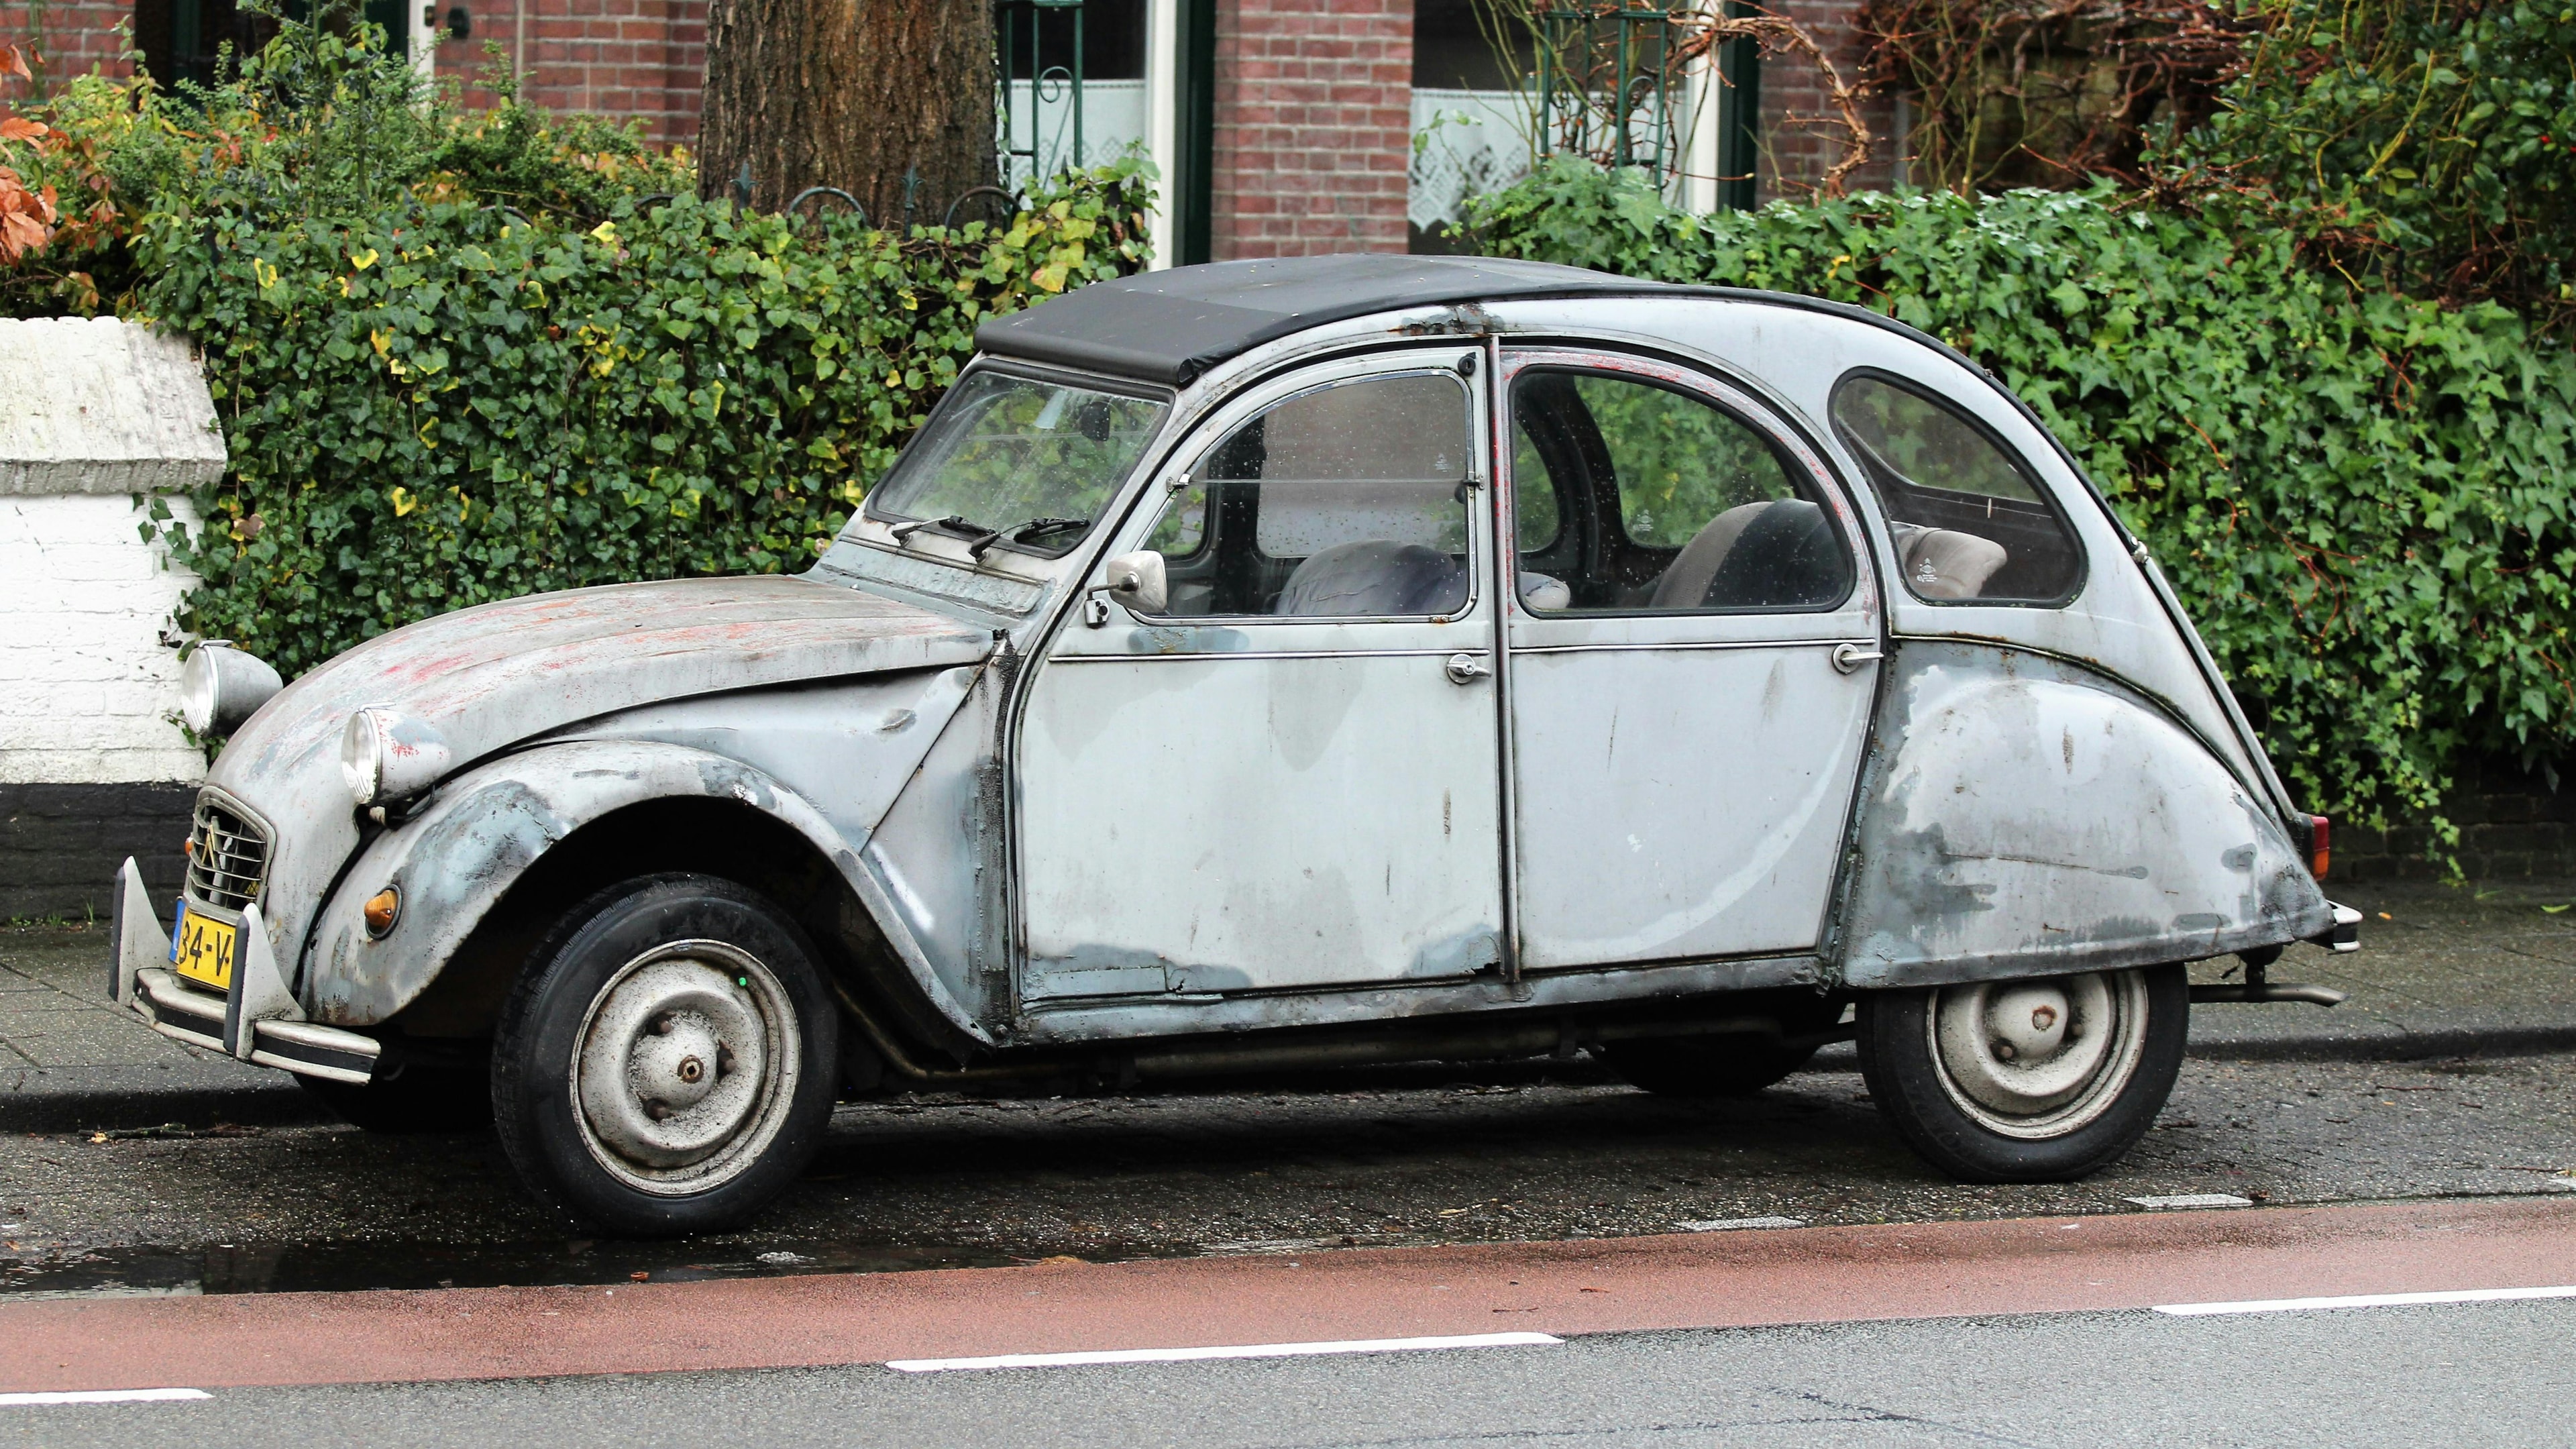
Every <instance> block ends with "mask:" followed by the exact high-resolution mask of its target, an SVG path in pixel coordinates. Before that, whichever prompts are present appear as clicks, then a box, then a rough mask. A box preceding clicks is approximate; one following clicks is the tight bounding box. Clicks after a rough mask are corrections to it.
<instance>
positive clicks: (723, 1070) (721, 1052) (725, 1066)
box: [716, 1044, 734, 1077]
mask: <svg viewBox="0 0 2576 1449" xmlns="http://www.w3.org/2000/svg"><path fill="white" fill-rule="evenodd" d="M733 1070H734V1067H733V1048H732V1047H729V1046H724V1045H721V1044H720V1045H718V1046H717V1047H716V1075H717V1076H719V1077H729V1076H732V1075H733Z"/></svg>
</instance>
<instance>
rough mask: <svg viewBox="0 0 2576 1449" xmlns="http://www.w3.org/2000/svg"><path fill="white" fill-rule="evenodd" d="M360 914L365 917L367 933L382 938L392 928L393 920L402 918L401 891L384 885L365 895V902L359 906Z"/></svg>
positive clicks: (372, 936)
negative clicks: (367, 895)
mask: <svg viewBox="0 0 2576 1449" xmlns="http://www.w3.org/2000/svg"><path fill="white" fill-rule="evenodd" d="M360 914H362V915H364V916H365V917H366V918H367V935H368V936H369V937H371V938H373V939H376V940H379V941H381V940H383V939H384V938H385V936H386V934H387V933H388V932H390V931H392V930H393V928H394V922H396V921H398V920H401V919H402V892H401V891H398V890H395V889H394V888H393V887H392V886H387V887H385V888H384V889H383V890H380V891H378V892H376V893H375V894H374V895H371V896H369V897H367V904H366V905H365V906H364V907H363V908H361V911H360Z"/></svg>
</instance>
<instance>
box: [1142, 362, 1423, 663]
mask: <svg viewBox="0 0 2576 1449" xmlns="http://www.w3.org/2000/svg"><path fill="white" fill-rule="evenodd" d="M1467 405H1468V397H1467V389H1466V387H1465V386H1464V385H1463V384H1462V383H1461V381H1460V380H1459V379H1458V377H1457V376H1456V375H1455V374H1452V373H1446V372H1417V373H1409V374H1403V375H1398V376H1394V377H1380V378H1370V379H1366V380H1362V381H1357V382H1346V383H1339V384H1334V385H1330V386H1325V387H1319V388H1316V389H1314V390H1312V391H1310V392H1305V393H1301V394H1299V395H1298V396H1295V397H1292V398H1289V399H1287V400H1285V401H1283V402H1280V403H1278V404H1277V405H1275V406H1273V407H1270V408H1268V409H1266V410H1264V411H1263V412H1262V413H1261V414H1260V415H1259V416H1257V417H1255V418H1253V419H1251V420H1250V421H1248V422H1246V423H1243V424H1242V425H1241V426H1239V427H1237V428H1235V429H1234V430H1233V431H1232V432H1230V433H1228V434H1227V435H1226V437H1225V439H1224V440H1223V441H1222V442H1220V443H1218V444H1217V445H1216V447H1215V448H1214V449H1212V450H1211V451H1210V452H1209V454H1208V456H1207V458H1206V460H1205V461H1204V462H1203V463H1201V465H1200V466H1199V467H1197V468H1196V469H1193V470H1192V471H1191V474H1190V482H1189V484H1188V486H1187V487H1186V488H1184V489H1183V490H1182V492H1181V493H1180V494H1179V495H1177V496H1176V497H1174V498H1173V500H1172V501H1171V503H1170V505H1169V506H1168V507H1167V509H1166V510H1165V512H1164V515H1163V518H1162V520H1161V521H1160V522H1159V523H1158V524H1156V525H1155V527H1154V528H1153V530H1152V531H1151V532H1150V533H1149V534H1148V535H1147V542H1146V546H1147V547H1148V548H1151V549H1154V550H1155V551H1157V552H1159V553H1160V554H1162V555H1163V560H1164V567H1165V569H1166V570H1167V574H1168V577H1169V578H1170V580H1171V584H1172V589H1171V596H1172V597H1171V603H1170V605H1169V607H1168V609H1167V610H1166V612H1167V613H1168V614H1171V615H1178V616H1185V617H1188V616H1207V615H1217V614H1259V615H1272V616H1276V617H1295V618H1368V617H1392V616H1404V615H1431V614H1453V613H1456V612H1457V611H1459V610H1460V609H1462V608H1464V607H1465V606H1466V603H1467V599H1468V596H1469V594H1470V593H1471V592H1472V589H1471V584H1470V579H1469V573H1468V551H1467V527H1468V522H1469V515H1468V507H1467V502H1468V499H1467V489H1466V488H1465V487H1464V486H1463V481H1464V480H1465V478H1466V477H1467V475H1468V473H1469V471H1470V470H1469V468H1468V465H1467V461H1468V460H1467V448H1468V437H1469V424H1470V419H1469V417H1468V414H1467Z"/></svg>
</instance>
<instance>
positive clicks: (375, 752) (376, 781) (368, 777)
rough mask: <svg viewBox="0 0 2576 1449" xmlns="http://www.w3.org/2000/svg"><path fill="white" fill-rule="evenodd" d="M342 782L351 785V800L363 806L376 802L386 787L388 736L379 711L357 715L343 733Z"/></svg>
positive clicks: (369, 710)
mask: <svg viewBox="0 0 2576 1449" xmlns="http://www.w3.org/2000/svg"><path fill="white" fill-rule="evenodd" d="M340 778H341V779H343V780H346V781H348V782H349V798H350V799H352V800H355V801H357V802H358V803H359V804H361V805H372V804H374V803H375V802H376V792H377V791H379V790H381V789H383V788H384V783H385V736H384V726H383V724H382V722H381V716H380V714H379V712H378V711H376V710H373V709H362V710H360V711H358V712H357V713H356V714H353V715H351V716H349V727H348V728H347V729H344V730H342V731H340Z"/></svg>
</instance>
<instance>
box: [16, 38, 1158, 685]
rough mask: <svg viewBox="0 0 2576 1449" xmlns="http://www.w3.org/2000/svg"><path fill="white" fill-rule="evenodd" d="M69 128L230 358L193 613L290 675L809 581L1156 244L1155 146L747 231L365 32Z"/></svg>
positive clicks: (88, 87)
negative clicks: (991, 395) (975, 405)
mask: <svg viewBox="0 0 2576 1449" xmlns="http://www.w3.org/2000/svg"><path fill="white" fill-rule="evenodd" d="M46 114H47V115H48V116H49V117H50V118H51V119H50V121H48V122H47V123H46V124H48V125H50V126H53V127H55V128H56V129H58V130H59V131H60V132H61V133H62V134H63V135H65V136H68V137H78V138H80V140H81V143H82V144H83V145H85V146H88V147H90V148H91V149H90V151H88V152H85V153H84V154H87V155H91V156H92V157H93V160H94V169H95V171H96V173H97V174H98V175H100V176H102V177H104V178H105V181H104V182H103V183H102V190H103V194H104V195H106V196H107V197H109V198H111V199H112V200H113V201H114V203H115V205H116V207H117V208H118V214H119V216H120V217H124V218H129V219H130V224H129V225H127V226H126V228H125V229H124V230H121V231H119V232H118V233H117V234H116V235H114V236H107V235H103V234H102V235H100V236H97V237H93V238H90V239H89V243H88V250H87V252H85V253H83V254H82V256H81V257H80V258H78V260H83V261H86V262H88V263H89V264H90V265H93V266H95V267H96V268H97V269H98V271H97V277H98V282H99V286H98V288H97V294H98V296H99V297H101V298H103V299H105V301H106V302H109V303H113V304H115V305H117V306H118V309H119V310H120V311H122V312H123V313H125V314H126V315H127V316H129V317H132V318H135V319H138V320H146V321H151V322H155V323H157V324H159V325H161V326H165V327H169V328H172V329H175V330H177V331H179V332H181V333H184V334H185V335H187V336H188V337H189V338H191V339H192V340H193V341H194V342H195V343H196V344H197V345H198V346H199V347H200V348H201V349H202V351H203V354H204V358H205V367H206V373H207V379H208V383H209V386H210V387H211V388H212V390H213V393H214V397H215V405H216V411H217V414H218V416H219V418H220V420H221V423H222V427H223V430H224V436H225V441H226V444H227V446H228V448H229V450H230V454H231V462H230V465H229V467H228V468H227V469H226V472H225V475H224V477H223V479H222V480H221V482H220V483H218V484H216V485H214V486H212V487H210V488H207V489H205V490H203V491H202V492H201V493H200V494H199V495H198V496H197V497H196V499H195V502H196V505H197V508H198V513H199V517H200V518H201V519H202V524H201V525H200V526H197V527H193V528H191V527H185V526H182V525H181V524H180V523H179V522H178V521H177V520H175V519H172V518H169V517H167V516H166V513H167V510H166V509H165V510H162V512H163V513H164V515H165V516H164V517H162V518H161V520H160V524H159V526H160V528H161V530H162V532H163V535H164V536H165V537H166V538H168V540H169V541H170V543H171V545H172V548H173V551H174V554H175V557H176V558H177V559H178V561H179V562H181V563H183V564H186V565H188V566H190V567H192V568H194V569H195V570H196V571H197V572H198V573H199V575H200V576H201V577H202V579H203V583H202V584H201V585H200V586H199V587H198V588H197V589H195V590H194V591H193V592H192V593H191V594H190V595H189V597H188V599H187V600H186V601H185V602H184V603H183V604H182V606H181V609H180V616H179V622H180V624H181V625H182V626H183V627H184V628H186V629H188V630H190V631H193V632H196V633H198V634H201V635H205V636H210V637H225V638H230V639H233V640H235V641H237V642H239V643H240V644H242V645H243V646H244V647H245V648H249V649H253V650H256V651H258V652H259V653H261V654H262V655H264V656H266V657H267V658H269V659H270V660H271V661H272V662H274V663H275V664H276V665H277V666H278V667H279V669H280V670H282V671H284V672H285V673H286V674H288V675H289V676H290V677H291V676H293V675H295V674H297V673H300V672H302V671H303V670H305V669H309V668H311V667H312V666H313V665H315V664H317V663H320V662H321V661H322V660H324V659H326V658H328V657H330V656H331V655H332V654H334V653H337V652H339V651H340V650H342V649H346V648H348V647H349V646H350V645H353V644H356V643H358V642H359V641H361V640H363V639H366V638H368V637H370V636H371V635H374V634H377V633H380V632H382V631H384V630H387V629H391V628H395V627H398V626H400V625H403V624H407V623H410V622H412V621H413V620H416V619H421V618H424V617H427V616H429V615H431V614H435V613H440V612H443V611H445V610H448V609H454V608H461V607H464V606H466V605H469V604H475V603H481V602H485V601H487V600H492V599H500V598H506V597H510V596H512V595H516V594H523V593H530V592H534V591H538V590H545V589H563V588H577V587H581V586H584V585H589V584H603V583H615V582H623V581H626V580H631V579H647V578H665V577H672V576H678V575H688V574H728V573H762V572H776V571H780V570H786V569H795V568H800V567H803V566H804V565H805V564H806V563H808V562H809V561H810V560H811V559H812V558H813V557H814V555H815V554H816V553H817V552H818V551H819V550H820V549H821V548H822V547H824V546H825V545H826V544H827V543H828V541H829V539H830V538H831V536H832V534H833V533H834V532H836V531H837V530H838V529H839V528H840V526H841V525H842V524H843V523H844V522H846V521H847V518H848V514H849V509H850V507H851V506H852V505H853V504H854V503H856V502H857V500H858V499H859V497H860V493H861V490H862V489H864V488H865V487H866V486H867V484H868V483H869V482H871V481H872V480H873V479H874V478H875V477H876V476H877V475H878V474H880V473H882V472H883V471H884V470H885V468H886V467H887V466H888V465H889V464H890V463H891V462H892V461H893V459H894V455H895V451H896V449H897V448H898V447H899V446H900V445H901V443H902V442H903V440H904V439H905V438H906V437H907V436H909V435H910V433H911V431H912V430H913V428H915V427H916V426H918V424H919V423H920V421H921V418H922V417H923V415H924V414H925V413H926V412H927V411H928V409H929V407H930V405H931V403H932V402H934V401H936V400H937V398H938V396H939V394H940V391H941V390H942V389H943V388H944V387H945V386H946V385H947V384H948V382H949V381H950V380H951V379H952V378H954V377H955V376H956V373H957V369H958V366H959V365H960V364H961V363H963V362H964V361H965V360H966V358H967V356H968V355H969V353H970V352H971V349H972V346H973V335H974V329H975V325H976V324H977V323H978V322H979V321H981V320H982V319H983V318H985V317H987V316H990V315H991V314H992V313H994V312H997V311H1003V310H1008V309H1011V308H1016V307H1021V306H1025V305H1028V304H1029V303H1031V302H1033V301H1037V300H1041V299H1043V298H1045V297H1047V296H1049V295H1052V294H1054V293H1056V292H1060V291H1063V290H1064V289H1065V288H1067V287H1070V286H1076V285H1079V284H1081V283H1082V282H1085V281H1088V280H1092V279H1094V278H1097V277H1103V276H1109V275H1113V274H1116V273H1119V272H1123V271H1131V270H1134V269H1135V268H1137V267H1138V266H1140V265H1141V264H1142V262H1143V260H1144V257H1145V245H1146V244H1145V239H1144V231H1143V226H1142V220H1143V218H1142V212H1143V209H1144V208H1145V206H1146V205H1147V203H1148V199H1149V193H1148V189H1147V187H1148V183H1147V178H1146V176H1145V174H1144V172H1143V169H1142V168H1141V167H1140V166H1137V165H1134V164H1122V165H1118V166H1112V167H1104V168H1100V169H1098V170H1095V171H1093V172H1090V173H1088V174H1086V175H1082V176H1075V177H1067V178H1064V179H1063V180H1062V181H1061V182H1060V183H1059V185H1058V187H1057V188H1056V189H1055V190H1053V191H1050V192H1048V193H1046V194H1043V195H1040V196H1038V197H1035V198H1033V199H1032V200H1030V201H1029V202H1028V203H1027V204H1025V205H1024V206H1023V207H1021V208H1020V209H1019V210H1018V212H1017V214H1016V216H1014V217H1013V218H1012V219H1011V220H1010V221H1009V222H1007V223H1004V224H993V223H988V222H984V221H976V222H971V223H968V224H966V225H964V226H962V227H958V228H955V229H953V230H952V229H948V228H912V229H910V230H909V231H907V232H902V233H897V232H890V231H884V230H877V229H873V228H870V227H868V226H866V225H864V224H863V223H861V222H859V221H858V220H857V219H856V218H853V217H849V216H833V217H830V218H827V219H823V220H805V221H800V220H797V219H792V218H787V217H778V216H758V215H748V214H743V213H740V212H737V211H736V210H735V209H734V208H732V207H731V206H729V205H723V204H716V205H709V204H705V203H702V202H700V201H698V200H697V199H696V197H695V196H694V194H692V193H693V187H694V177H693V175H692V172H691V169H690V167H689V165H688V162H687V158H686V157H685V156H680V155H676V154H659V153H655V152H653V151H652V150H650V149H649V148H647V147H645V146H644V145H643V144H642V143H641V141H640V140H638V139H637V138H636V135H635V133H633V132H631V131H620V130H617V129H615V128H611V127H608V126H605V125H604V124H602V123H599V122H596V121H587V120H582V119H579V118H575V119H571V120H559V119H552V118H547V117H545V116H542V115H540V114H539V113H537V112H534V111H530V110H526V109H524V108H521V107H519V106H518V105H516V104H515V102H512V101H509V100H508V99H506V98H505V99H504V101H503V103H502V104H501V105H500V106H499V107H498V108H497V109H495V110H493V111H489V112H485V113H482V114H479V115H469V114H465V113H462V112H458V111H455V110H453V109H451V108H449V107H448V106H446V105H444V104H443V103H433V102H432V101H431V100H430V99H429V98H427V97H425V96H424V95H423V94H422V91H421V88H420V81H419V79H418V77H417V74H416V73H415V72H414V71H412V70H411V68H410V67H409V66H408V65H406V64H405V63H404V62H403V61H402V60H401V59H400V58H399V57H395V56H390V55H387V54H386V53H385V52H384V51H383V49H382V46H381V36H380V35H379V34H378V33H377V32H375V31H374V30H373V29H372V28H370V27H365V26H359V27H355V28H354V29H352V30H350V31H348V32H347V33H345V34H337V33H333V32H332V31H331V30H329V29H325V28H322V27H320V26H317V25H306V24H302V23H299V22H297V21H294V20H291V19H289V20H283V21H281V23H280V26H279V33H278V36H277V38H276V40H274V41H273V42H271V43H270V44H269V45H268V46H267V47H266V48H265V49H263V50H262V51H261V52H260V53H259V54H257V55H255V56H252V57H250V58H248V59H247V60H245V61H244V62H243V64H242V65H241V67H240V69H239V72H238V73H237V74H236V75H235V76H234V77H232V78H231V79H230V80H228V81H226V82H225V83H224V84H221V85H218V86H216V87H213V88H211V89H204V90H199V89H193V88H192V89H191V90H190V91H189V93H188V94H186V95H185V96H181V97H172V96H169V95H166V94H164V93H161V92H159V91H157V90H155V89H154V88H153V87H152V86H151V84H150V83H149V82H148V81H146V82H136V83H131V84H123V83H115V82H106V81H88V82H82V83H79V84H76V85H75V86H73V87H72V88H71V89H70V90H69V91H68V92H66V93H65V94H64V95H62V96H60V97H58V98H57V99H56V100H55V101H54V102H53V103H52V104H51V105H50V107H48V108H47V111H46ZM673 193H677V194H676V195H674V194H673ZM69 260H73V258H71V257H69V256H68V255H66V254H63V253H57V256H56V259H55V264H56V265H58V266H59V265H61V264H62V263H63V262H65V261H69ZM15 279H16V280H18V281H24V282H27V283H28V285H26V286H24V287H21V288H20V289H19V290H18V291H17V292H16V293H15V294H14V297H15V299H16V300H18V301H20V302H22V303H24V304H26V305H30V306H48V307H51V308H52V309H53V310H63V309H64V307H65V306H66V301H65V299H64V298H62V297H61V296H59V295H52V296H44V295H39V294H40V293H41V292H42V290H43V289H42V287H41V286H40V285H38V280H39V279H36V278H34V276H33V273H32V272H30V271H28V270H26V269H25V268H24V267H22V268H21V270H20V271H19V273H17V274H16V278H15ZM11 280H12V274H10V273H9V272H7V271H5V270H0V297H9V296H12V295H13V294H11V293H9V292H8V291H7V290H6V285H7V284H8V283H9V282H10V281H11ZM72 300H74V301H77V300H78V299H72Z"/></svg>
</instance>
